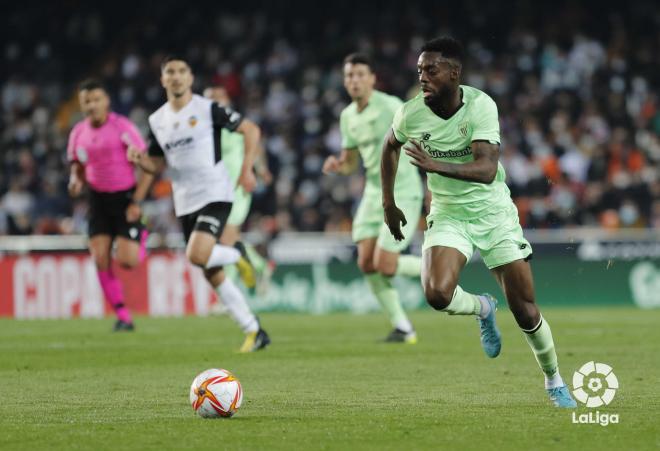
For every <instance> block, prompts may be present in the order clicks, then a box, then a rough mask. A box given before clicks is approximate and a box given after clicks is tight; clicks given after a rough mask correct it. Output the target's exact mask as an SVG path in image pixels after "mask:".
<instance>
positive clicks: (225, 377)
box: [190, 368, 243, 418]
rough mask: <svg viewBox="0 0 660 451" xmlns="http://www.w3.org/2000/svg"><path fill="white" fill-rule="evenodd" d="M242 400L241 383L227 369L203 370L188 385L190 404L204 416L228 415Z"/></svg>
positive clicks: (239, 405)
mask: <svg viewBox="0 0 660 451" xmlns="http://www.w3.org/2000/svg"><path fill="white" fill-rule="evenodd" d="M242 401H243V389H242V388H241V383H240V382H239V381H238V379H237V378H236V376H234V375H233V374H232V373H231V372H229V371H227V370H222V369H215V368H213V369H210V370H206V371H203V372H202V373H200V374H198V375H197V377H196V378H195V379H194V380H193V382H192V385H191V386H190V404H192V408H193V410H195V412H197V413H198V414H199V415H200V416H201V417H204V418H218V417H230V416H232V415H233V414H235V413H236V411H237V410H238V408H239V407H241V402H242Z"/></svg>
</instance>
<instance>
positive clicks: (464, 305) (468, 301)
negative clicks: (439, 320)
mask: <svg viewBox="0 0 660 451" xmlns="http://www.w3.org/2000/svg"><path fill="white" fill-rule="evenodd" d="M443 312H447V313H449V314H450V315H478V314H479V313H481V301H480V300H479V296H477V295H476V294H472V293H468V292H467V291H463V289H462V288H461V286H460V285H456V289H455V290H454V296H453V297H452V298H451V302H450V303H449V305H448V306H447V307H446V308H445V309H444V310H443Z"/></svg>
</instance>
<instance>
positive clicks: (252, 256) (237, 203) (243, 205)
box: [204, 86, 274, 313]
mask: <svg viewBox="0 0 660 451" xmlns="http://www.w3.org/2000/svg"><path fill="white" fill-rule="evenodd" d="M204 97H206V98H209V99H211V100H214V101H216V102H217V103H218V104H219V105H221V106H226V107H231V106H232V102H231V98H230V97H229V93H228V92H227V90H226V89H225V88H224V87H223V86H211V87H208V88H206V89H205V90H204ZM221 142H222V159H223V161H224V162H225V165H226V166H227V171H229V174H230V176H231V178H232V182H233V183H234V184H236V183H237V180H238V176H239V175H240V171H241V166H242V165H243V154H244V151H243V135H241V134H240V133H235V132H230V131H229V130H225V129H223V130H222V140H221ZM254 166H255V170H256V171H257V175H258V176H259V178H260V179H261V180H262V181H264V182H265V183H266V184H269V183H271V181H272V175H271V173H270V171H269V170H268V165H267V163H266V161H265V155H264V152H263V150H262V151H261V152H260V153H259V155H258V156H257V159H256V160H255V164H254ZM251 204H252V193H248V192H246V191H245V190H244V189H243V187H241V186H236V190H235V191H234V202H233V203H232V207H231V212H230V213H229V217H228V218H227V225H226V226H225V229H224V230H223V232H222V236H221V237H220V243H222V244H225V245H227V246H234V245H236V244H238V246H241V247H243V248H244V249H245V253H246V255H247V257H248V258H249V261H250V263H251V264H252V266H253V268H254V274H255V275H256V278H253V279H248V280H244V283H245V285H246V287H247V288H253V287H255V285H256V287H255V288H256V290H257V293H258V294H260V295H263V294H265V291H266V289H267V286H268V284H269V283H270V277H271V276H272V274H273V266H274V265H273V263H272V262H269V261H267V260H266V259H265V258H264V257H262V256H261V255H260V254H259V252H257V250H256V249H255V248H254V247H253V246H252V245H251V244H249V243H243V242H242V241H240V238H241V226H242V225H243V223H244V222H245V220H246V218H247V216H248V214H249V213H250V205H251ZM236 272H237V270H236V267H235V266H234V265H228V266H227V267H226V268H225V273H226V274H227V275H228V276H229V277H232V278H233V279H236V277H235V275H236V274H235V273H236ZM222 308H223V304H222V303H216V304H213V305H212V306H211V311H212V312H213V313H222Z"/></svg>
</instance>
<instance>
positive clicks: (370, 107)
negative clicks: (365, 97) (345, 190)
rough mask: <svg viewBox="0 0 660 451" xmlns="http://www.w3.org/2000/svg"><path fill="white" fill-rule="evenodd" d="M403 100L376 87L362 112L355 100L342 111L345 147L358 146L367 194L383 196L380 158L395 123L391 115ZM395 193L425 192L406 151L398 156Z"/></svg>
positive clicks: (408, 194)
mask: <svg viewBox="0 0 660 451" xmlns="http://www.w3.org/2000/svg"><path fill="white" fill-rule="evenodd" d="M402 103H403V102H401V100H400V99H399V98H398V97H395V96H391V95H388V94H385V93H383V92H380V91H373V92H372V94H371V97H370V98H369V103H368V104H367V106H366V108H365V109H364V110H362V111H360V112H358V109H357V103H356V102H352V103H351V104H350V105H349V106H347V107H346V108H344V110H343V111H342V112H341V116H340V119H339V125H340V128H341V138H342V139H341V141H342V147H343V148H344V149H357V150H358V151H359V152H360V156H361V157H362V162H363V164H364V168H365V171H366V183H365V188H364V192H365V195H377V196H379V198H380V196H381V183H380V159H381V155H382V152H383V142H384V140H385V135H387V133H388V132H389V130H390V128H391V125H392V118H393V117H394V113H395V112H396V110H397V109H398V108H399V107H400V106H401V105H402ZM394 193H395V194H396V196H397V197H406V198H418V197H421V196H422V183H421V178H420V175H419V171H418V170H417V168H416V167H414V166H413V165H412V164H410V158H409V157H408V156H407V155H406V154H405V153H403V152H401V157H400V158H399V169H398V172H397V179H396V183H395V184H394Z"/></svg>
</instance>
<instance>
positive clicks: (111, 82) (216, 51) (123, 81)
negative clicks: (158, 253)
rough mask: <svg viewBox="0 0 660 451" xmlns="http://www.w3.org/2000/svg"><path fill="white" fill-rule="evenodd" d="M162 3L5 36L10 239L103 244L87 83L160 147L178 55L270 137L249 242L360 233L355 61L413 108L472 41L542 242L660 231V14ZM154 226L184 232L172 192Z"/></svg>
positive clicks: (82, 12) (472, 80) (154, 203)
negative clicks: (348, 69)
mask: <svg viewBox="0 0 660 451" xmlns="http://www.w3.org/2000/svg"><path fill="white" fill-rule="evenodd" d="M161 3H162V4H160V5H159V7H158V8H152V7H150V6H146V5H145V6H140V5H138V6H136V8H135V11H133V13H132V14H131V15H130V17H126V16H125V15H124V14H120V13H119V12H117V11H114V10H112V9H111V7H110V6H107V7H100V8H101V9H97V10H91V9H89V7H87V6H85V3H84V2H76V1H73V2H69V3H68V6H62V7H61V8H60V7H59V6H58V9H51V8H54V7H52V6H47V7H45V8H42V9H37V8H36V7H35V8H24V9H21V10H17V11H14V12H12V13H10V14H7V15H5V16H4V17H3V18H2V19H1V20H2V23H3V25H4V26H3V30H4V31H3V33H5V34H6V35H5V38H3V41H2V42H3V44H2V48H1V49H0V52H1V54H0V61H1V65H0V109H1V111H0V124H1V130H2V132H1V135H0V141H1V144H0V153H1V159H0V164H1V166H0V234H71V233H84V232H85V231H86V220H85V214H86V204H85V202H84V200H75V201H72V200H70V199H69V197H68V195H67V191H66V185H67V180H68V172H69V171H68V167H67V162H66V152H65V149H66V141H67V136H68V132H69V131H70V128H71V126H72V125H73V124H74V123H75V122H76V121H77V120H80V114H79V112H78V110H77V98H76V86H77V83H79V82H80V81H81V80H83V79H84V78H87V77H88V76H96V77H99V78H101V79H102V80H103V81H104V82H105V83H106V85H107V88H108V90H109V92H110V94H111V96H112V103H113V109H114V110H115V111H117V112H119V113H122V114H125V115H127V116H128V117H130V118H131V119H132V120H133V121H134V122H135V123H136V124H138V125H139V126H140V127H141V128H142V131H143V132H146V122H147V116H148V115H149V113H150V112H152V111H154V110H155V109H156V108H157V107H158V106H160V105H161V104H162V103H163V102H164V93H163V90H162V88H161V86H160V83H159V68H160V61H161V59H162V58H163V57H164V56H165V55H166V54H167V53H169V52H171V51H176V52H178V53H182V54H183V55H185V56H186V57H187V58H189V60H190V62H191V64H192V67H193V70H194V72H195V75H196V84H195V87H196V91H197V92H201V91H202V90H203V89H204V87H206V86H209V85H211V84H221V85H223V86H225V87H226V88H227V90H228V91H229V93H230V95H231V96H232V98H233V99H235V106H236V107H237V108H238V109H239V110H241V111H242V112H244V113H245V114H246V115H247V116H248V117H249V118H251V119H253V120H254V121H255V122H257V123H258V124H259V125H260V126H261V127H262V131H263V136H264V145H265V150H266V152H267V155H268V161H269V164H270V166H271V171H272V173H273V175H274V179H273V182H272V184H269V185H266V184H265V183H261V184H260V185H259V187H258V190H257V192H256V195H255V197H254V203H253V207H252V212H251V214H250V217H249V219H248V221H247V223H246V225H245V228H246V230H262V231H267V232H269V233H276V232H278V231H287V230H297V231H323V230H325V231H345V230H350V224H351V214H352V209H353V208H354V207H355V206H356V205H357V201H358V199H359V195H360V193H361V190H362V183H363V182H362V178H361V177H360V176H359V175H353V176H345V177H344V176H334V177H324V176H322V174H321V167H322V163H323V160H324V158H325V157H326V156H327V155H329V154H331V153H336V152H339V150H340V133H339V127H338V118H339V114H340V112H341V110H342V108H344V107H345V106H346V104H347V102H348V97H347V95H346V93H345V92H344V89H343V86H342V65H341V61H342V59H343V57H344V55H345V54H347V53H349V52H351V51H364V52H367V53H369V54H371V55H372V56H373V59H374V61H375V62H376V66H377V76H378V80H379V81H378V88H379V89H381V90H383V91H386V92H388V93H392V94H396V95H398V96H400V97H402V98H409V97H411V96H413V95H415V94H416V92H417V90H418V89H417V84H416V60H417V56H418V49H419V47H420V46H421V43H422V42H423V41H424V39H426V38H429V37H433V36H435V35H440V34H452V35H454V36H456V37H458V38H460V39H462V40H463V41H464V43H465V45H466V49H467V53H468V56H469V60H468V64H467V67H466V70H465V76H464V83H465V84H468V85H471V86H474V87H477V88H479V89H482V90H484V91H486V92H487V93H488V94H489V95H491V96H492V97H493V98H494V99H495V101H496V102H497V105H498V108H499V114H500V124H501V131H502V146H501V162H502V164H503V165H504V167H505V169H506V171H507V176H508V183H509V186H510V188H511V191H512V195H513V197H514V200H515V202H516V204H517V205H518V208H519V211H520V218H521V222H522V224H523V226H524V227H528V228H556V227H565V226H577V225H585V226H603V227H608V228H624V227H660V139H659V136H660V89H659V88H660V71H659V70H658V68H659V67H660V8H659V7H658V6H657V4H654V2H652V1H641V2H629V3H628V4H627V5H625V7H624V6H621V8H622V9H620V10H618V11H615V10H611V9H608V8H607V7H603V8H600V9H598V10H594V9H592V8H588V7H580V6H574V5H569V4H568V2H565V3H563V5H562V4H561V2H560V4H559V5H557V3H556V2H555V3H552V4H550V3H547V4H546V3H537V2H532V1H531V0H530V1H527V2H525V1H522V2H519V3H518V4H517V7H516V8H512V9H511V11H510V14H509V15H508V18H506V19H502V17H503V15H502V13H501V10H500V9H498V7H497V6H484V5H483V4H481V3H480V2H473V1H467V2H462V3H461V5H460V6H457V7H455V8H452V9H448V8H443V7H442V5H441V4H440V3H437V2H426V3H421V4H419V5H412V4H411V5H409V6H401V4H400V3H395V2H386V3H384V4H382V5H381V6H379V7H378V8H377V9H374V8H373V7H370V6H369V5H368V4H357V5H352V4H349V3H347V4H346V5H345V6H346V7H345V8H342V7H340V6H336V5H335V6H334V7H330V6H328V5H325V6H322V7H320V6H319V5H314V4H312V5H307V6H305V5H304V4H300V5H297V6H296V7H295V8H291V9H290V10H286V11H283V10H281V9H278V8H277V7H276V5H268V4H260V3H255V4H258V5H261V7H259V8H253V7H250V5H251V4H250V2H247V3H246V5H243V7H242V9H241V7H240V6H236V5H235V6H234V7H235V8H236V9H235V10H233V11H231V12H227V11H223V10H220V9H218V10H204V9H201V8H200V9H197V10H196V9H191V8H189V7H186V5H181V4H179V3H175V2H171V1H164V2H161ZM274 3H276V2H274ZM312 3H314V2H312ZM340 3H341V2H340ZM349 5H352V6H350V7H349ZM252 6H254V4H252ZM104 8H106V9H104ZM547 14H553V15H554V18H555V20H553V21H544V17H545V16H546V15H547ZM367 19H368V20H367ZM8 30H16V31H15V32H12V33H11V34H9V31H8ZM118 30H120V31H121V32H118ZM145 136H146V134H145ZM145 210H146V214H147V216H148V217H149V220H150V225H151V228H152V229H154V230H156V231H160V232H171V231H176V230H178V224H177V222H176V220H175V218H174V217H173V216H172V215H173V213H172V208H171V201H170V190H169V185H168V183H167V182H166V181H165V180H161V181H159V182H157V183H156V185H155V186H154V189H153V192H152V196H151V200H150V201H149V202H148V204H147V206H146V208H145Z"/></svg>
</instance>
